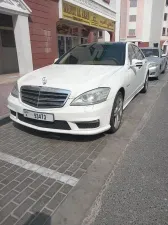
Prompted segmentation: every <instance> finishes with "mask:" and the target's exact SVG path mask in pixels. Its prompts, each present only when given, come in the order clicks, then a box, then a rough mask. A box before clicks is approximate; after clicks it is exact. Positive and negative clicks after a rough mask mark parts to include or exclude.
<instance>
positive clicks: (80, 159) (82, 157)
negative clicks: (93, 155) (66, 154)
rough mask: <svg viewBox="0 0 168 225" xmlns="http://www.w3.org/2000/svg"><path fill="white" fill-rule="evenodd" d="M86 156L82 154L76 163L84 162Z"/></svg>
mask: <svg viewBox="0 0 168 225" xmlns="http://www.w3.org/2000/svg"><path fill="white" fill-rule="evenodd" d="M88 156H89V154H86V153H83V154H82V155H81V156H80V157H79V158H78V161H79V162H84V161H85V159H87V157H88Z"/></svg>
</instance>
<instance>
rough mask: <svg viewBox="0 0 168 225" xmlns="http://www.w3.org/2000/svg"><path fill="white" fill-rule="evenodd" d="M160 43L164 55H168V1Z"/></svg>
mask: <svg viewBox="0 0 168 225" xmlns="http://www.w3.org/2000/svg"><path fill="white" fill-rule="evenodd" d="M160 43H161V46H162V48H163V51H164V53H166V54H168V0H166V2H165V8H164V15H163V25H162V33H161V42H160Z"/></svg>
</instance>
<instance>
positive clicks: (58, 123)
mask: <svg viewBox="0 0 168 225" xmlns="http://www.w3.org/2000/svg"><path fill="white" fill-rule="evenodd" d="M18 119H19V120H20V121H22V122H25V123H28V124H31V125H34V126H37V127H43V128H49V129H58V130H71V128H70V126H69V124H68V123H67V122H66V121H62V120H55V121H54V122H47V121H40V120H33V119H30V118H26V117H24V116H23V115H22V114H20V113H18Z"/></svg>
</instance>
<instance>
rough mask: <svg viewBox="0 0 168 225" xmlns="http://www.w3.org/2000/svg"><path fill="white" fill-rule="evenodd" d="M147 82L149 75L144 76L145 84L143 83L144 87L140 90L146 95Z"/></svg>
mask: <svg viewBox="0 0 168 225" xmlns="http://www.w3.org/2000/svg"><path fill="white" fill-rule="evenodd" d="M156 79H157V78H156ZM148 81H149V74H147V75H146V79H145V83H144V87H143V89H142V90H141V93H144V94H145V93H147V91H148Z"/></svg>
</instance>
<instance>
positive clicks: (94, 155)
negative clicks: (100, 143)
mask: <svg viewBox="0 0 168 225" xmlns="http://www.w3.org/2000/svg"><path fill="white" fill-rule="evenodd" d="M98 155H99V152H95V151H94V152H92V154H91V155H90V156H89V159H91V160H95V159H96V158H97V157H98Z"/></svg>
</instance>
